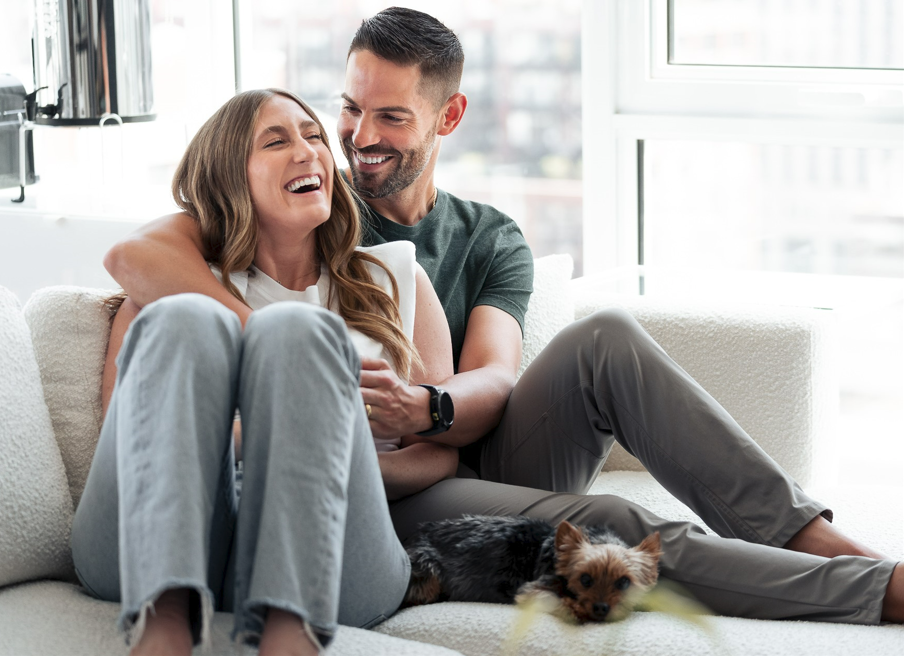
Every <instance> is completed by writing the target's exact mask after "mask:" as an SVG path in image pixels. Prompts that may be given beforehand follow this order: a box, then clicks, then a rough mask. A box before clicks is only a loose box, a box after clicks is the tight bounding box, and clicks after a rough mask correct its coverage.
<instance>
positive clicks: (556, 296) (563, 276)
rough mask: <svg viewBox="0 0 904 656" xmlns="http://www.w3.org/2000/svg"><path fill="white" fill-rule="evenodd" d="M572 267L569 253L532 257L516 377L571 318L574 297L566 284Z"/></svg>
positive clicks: (519, 375) (569, 278)
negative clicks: (531, 287)
mask: <svg viewBox="0 0 904 656" xmlns="http://www.w3.org/2000/svg"><path fill="white" fill-rule="evenodd" d="M573 271H574V260H572V259H571V255H562V254H558V255H547V256H545V257H541V258H538V259H536V260H534V293H533V294H531V297H530V302H529V303H528V306H527V314H526V315H525V316H524V343H523V345H522V347H521V367H520V368H519V369H518V377H519V378H520V377H521V374H523V373H524V370H525V369H527V365H529V364H530V363H531V361H533V359H534V358H535V357H537V355H539V353H540V351H542V350H543V348H544V347H545V346H546V345H547V344H549V340H551V339H552V338H553V336H554V335H555V334H556V333H557V332H559V331H560V330H562V328H564V327H565V326H567V325H568V324H570V323H571V322H572V321H574V300H573V299H572V298H571V294H570V291H569V289H570V287H569V284H568V283H569V281H570V280H571V274H572V272H573Z"/></svg>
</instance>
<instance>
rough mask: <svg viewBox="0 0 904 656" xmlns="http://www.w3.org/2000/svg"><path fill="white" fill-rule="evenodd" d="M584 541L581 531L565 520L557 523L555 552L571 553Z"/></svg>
mask: <svg viewBox="0 0 904 656" xmlns="http://www.w3.org/2000/svg"><path fill="white" fill-rule="evenodd" d="M584 540H585V538H584V532H583V531H581V529H579V528H578V527H576V526H574V525H573V524H569V523H568V522H566V521H565V520H562V522H560V523H559V527H558V528H557V529H556V551H558V552H560V553H561V552H568V551H572V550H573V549H576V548H577V547H578V546H579V545H580V544H581V543H582V542H584Z"/></svg>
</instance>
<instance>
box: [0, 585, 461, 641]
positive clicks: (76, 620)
mask: <svg viewBox="0 0 904 656" xmlns="http://www.w3.org/2000/svg"><path fill="white" fill-rule="evenodd" d="M118 614H119V604H113V603H109V602H106V601H99V600H97V599H94V598H92V597H89V596H88V595H87V594H85V592H84V591H83V590H82V589H81V588H79V587H78V586H75V585H69V584H66V583H55V582H50V581H41V582H39V583H27V584H24V585H20V586H15V587H13V588H7V589H5V590H0V654H28V655H29V656H57V655H58V654H66V656H105V655H109V656H114V655H115V656H120V655H121V654H125V653H126V647H125V642H124V640H123V637H122V636H121V635H118V634H117V632H116V630H115V628H114V627H115V625H116V616H117V615H118ZM232 626H233V622H232V614H231V613H216V615H214V618H213V627H212V630H211V639H212V640H211V642H212V644H211V650H210V651H209V652H207V653H208V654H210V655H211V656H237V655H238V654H244V655H246V656H253V654H256V653H257V650H256V649H251V648H250V647H245V648H244V649H241V648H237V647H235V646H234V645H233V643H232V641H231V640H230V637H229V636H230V633H231V632H232ZM195 653H201V649H200V648H198V649H195ZM328 653H330V654H342V656H455V655H456V654H458V652H455V651H451V650H449V649H444V648H443V647H436V646H433V645H426V644H423V643H420V642H409V641H406V640H401V639H399V638H393V637H391V636H387V635H382V634H379V633H375V632H373V631H365V630H364V629H356V628H352V627H347V626H340V627H339V631H338V632H337V633H336V638H335V639H334V640H333V642H332V644H331V645H330V649H329V652H328ZM459 656H460V655H459Z"/></svg>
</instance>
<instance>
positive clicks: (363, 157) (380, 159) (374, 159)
mask: <svg viewBox="0 0 904 656" xmlns="http://www.w3.org/2000/svg"><path fill="white" fill-rule="evenodd" d="M355 157H357V158H358V159H359V160H360V161H362V162H364V163H365V164H379V163H381V162H385V161H386V160H388V159H389V155H384V156H383V157H368V156H367V155H362V154H361V153H355Z"/></svg>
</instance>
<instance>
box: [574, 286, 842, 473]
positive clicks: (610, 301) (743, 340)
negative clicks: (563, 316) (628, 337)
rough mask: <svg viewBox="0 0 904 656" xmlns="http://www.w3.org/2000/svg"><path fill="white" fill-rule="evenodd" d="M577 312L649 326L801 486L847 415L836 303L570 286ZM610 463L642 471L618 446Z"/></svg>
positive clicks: (609, 465)
mask: <svg viewBox="0 0 904 656" xmlns="http://www.w3.org/2000/svg"><path fill="white" fill-rule="evenodd" d="M571 290H572V296H573V297H574V300H575V319H580V318H582V317H584V316H587V315H588V314H590V313H592V312H594V311H596V310H600V309H603V308H606V307H611V306H620V307H623V308H625V309H626V310H628V311H629V312H631V314H633V315H634V317H635V318H636V319H637V320H638V322H639V323H640V324H641V325H642V326H643V327H644V329H645V330H646V331H647V332H648V333H650V335H651V336H652V337H653V338H654V339H655V340H656V341H657V342H658V343H659V344H660V345H661V346H662V347H663V348H664V349H665V350H666V352H667V353H668V354H669V355H670V356H671V357H672V358H673V359H674V360H675V361H676V362H677V363H678V364H679V365H681V367H683V368H684V369H685V371H687V372H688V373H689V374H690V375H691V376H693V378H694V379H695V380H697V382H699V383H700V384H701V385H702V386H703V388H704V389H706V390H707V391H708V392H709V393H710V394H712V395H713V397H714V398H715V399H716V400H717V401H718V402H719V403H720V404H721V405H722V406H723V407H724V408H725V409H726V410H727V411H728V412H729V413H730V414H731V415H732V416H733V417H734V418H735V419H736V420H737V421H738V423H739V424H740V425H741V426H742V427H743V428H744V430H746V431H747V433H748V434H749V435H750V436H751V437H752V438H753V439H754V440H755V441H756V442H757V444H759V445H760V446H761V447H762V448H763V449H764V450H765V451H766V452H767V453H768V454H769V455H770V456H772V457H773V458H774V459H775V460H776V462H778V464H779V465H781V466H782V467H783V468H784V469H785V471H787V472H788V473H789V474H791V475H792V476H793V477H794V478H795V479H796V480H797V481H798V482H799V483H800V484H801V485H806V484H807V483H809V482H810V480H811V475H812V469H813V463H814V459H815V452H816V449H817V447H820V448H821V447H822V446H823V445H820V444H818V443H817V436H827V435H828V434H829V429H830V428H831V424H832V423H833V421H834V419H835V418H836V416H837V413H838V380H837V377H836V373H835V367H834V357H833V354H834V349H833V346H832V334H833V330H832V325H833V319H834V317H833V315H832V312H831V311H830V310H820V309H813V308H798V307H779V306H766V305H752V304H732V303H722V302H718V303H714V302H710V303H701V302H695V301H686V300H681V301H668V300H663V299H660V298H652V297H648V296H624V295H615V294H611V293H608V294H607V293H605V292H602V291H600V290H599V289H594V286H593V284H592V283H590V282H588V281H584V280H582V279H576V280H573V281H572V283H571ZM605 469H606V470H631V471H643V466H642V465H641V464H640V462H638V461H637V460H636V459H635V458H634V457H632V456H630V455H629V454H628V453H627V452H626V451H624V450H623V449H622V448H621V447H620V446H618V445H616V448H615V449H613V451H612V454H611V455H610V456H609V460H608V461H607V463H606V467H605Z"/></svg>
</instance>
